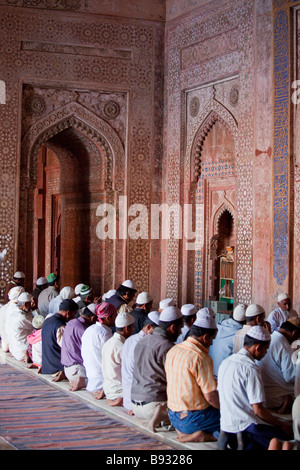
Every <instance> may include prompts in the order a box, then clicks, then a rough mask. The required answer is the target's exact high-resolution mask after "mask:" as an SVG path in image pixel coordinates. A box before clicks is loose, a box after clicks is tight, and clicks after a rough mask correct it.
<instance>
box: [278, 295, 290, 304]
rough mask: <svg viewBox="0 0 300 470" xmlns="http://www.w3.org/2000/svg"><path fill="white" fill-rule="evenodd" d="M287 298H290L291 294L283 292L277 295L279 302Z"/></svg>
mask: <svg viewBox="0 0 300 470" xmlns="http://www.w3.org/2000/svg"><path fill="white" fill-rule="evenodd" d="M285 299H290V296H289V294H286V293H282V294H279V296H278V297H277V300H278V302H281V301H282V300H285Z"/></svg>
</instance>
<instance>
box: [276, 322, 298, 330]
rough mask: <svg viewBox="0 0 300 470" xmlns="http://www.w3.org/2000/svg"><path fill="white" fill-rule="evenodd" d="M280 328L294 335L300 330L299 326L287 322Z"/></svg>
mask: <svg viewBox="0 0 300 470" xmlns="http://www.w3.org/2000/svg"><path fill="white" fill-rule="evenodd" d="M280 328H282V329H283V330H285V331H289V332H290V333H292V332H293V331H295V330H299V329H300V328H299V326H297V325H294V324H293V323H291V322H290V321H285V322H283V323H282V324H281V325H280Z"/></svg>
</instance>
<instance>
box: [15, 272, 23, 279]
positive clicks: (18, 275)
mask: <svg viewBox="0 0 300 470" xmlns="http://www.w3.org/2000/svg"><path fill="white" fill-rule="evenodd" d="M14 278H15V279H24V278H25V274H24V273H22V271H17V272H16V273H15V274H14Z"/></svg>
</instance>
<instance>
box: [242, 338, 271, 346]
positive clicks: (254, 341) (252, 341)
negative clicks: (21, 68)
mask: <svg viewBox="0 0 300 470" xmlns="http://www.w3.org/2000/svg"><path fill="white" fill-rule="evenodd" d="M269 343H270V341H262V340H260V339H256V338H252V337H251V336H248V335H245V337H244V346H247V347H248V348H251V346H253V345H254V344H260V345H261V346H265V345H267V344H269Z"/></svg>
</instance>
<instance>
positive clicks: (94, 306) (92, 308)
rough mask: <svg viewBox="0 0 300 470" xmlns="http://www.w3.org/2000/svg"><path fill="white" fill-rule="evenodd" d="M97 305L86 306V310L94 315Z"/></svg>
mask: <svg viewBox="0 0 300 470" xmlns="http://www.w3.org/2000/svg"><path fill="white" fill-rule="evenodd" d="M96 305H97V304H88V306H87V308H88V309H89V310H90V311H91V312H92V313H95V308H96Z"/></svg>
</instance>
